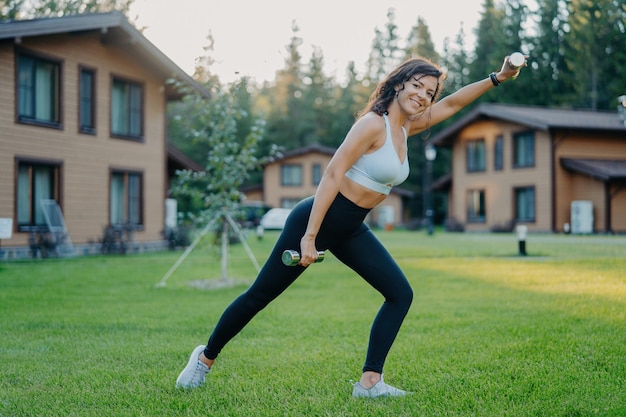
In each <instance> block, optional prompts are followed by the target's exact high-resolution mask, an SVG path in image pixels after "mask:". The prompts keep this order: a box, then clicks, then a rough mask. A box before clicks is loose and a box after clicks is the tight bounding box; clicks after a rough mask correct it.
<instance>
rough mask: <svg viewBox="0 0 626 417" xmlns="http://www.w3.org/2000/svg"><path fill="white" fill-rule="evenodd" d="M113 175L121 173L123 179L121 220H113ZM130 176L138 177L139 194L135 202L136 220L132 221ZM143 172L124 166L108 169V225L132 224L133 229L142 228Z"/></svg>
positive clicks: (143, 213) (143, 216)
mask: <svg viewBox="0 0 626 417" xmlns="http://www.w3.org/2000/svg"><path fill="white" fill-rule="evenodd" d="M115 175H122V176H123V180H124V186H125V188H124V201H123V211H124V214H123V217H124V219H123V221H122V222H113V220H114V219H113V212H112V206H113V190H112V187H113V177H114V176H115ZM130 176H137V177H138V178H139V195H138V196H137V197H136V198H137V202H138V204H139V208H138V220H137V222H133V221H132V219H131V217H132V214H131V211H132V207H131V206H130V204H131V202H130V200H131V198H130V197H131V196H130V192H131V190H130V187H129V183H130ZM144 188H145V174H144V172H143V171H141V170H136V169H125V168H110V169H109V215H108V223H109V226H120V225H132V226H133V227H134V229H135V230H143V227H144V222H145V209H146V208H145V201H144V200H145V191H144Z"/></svg>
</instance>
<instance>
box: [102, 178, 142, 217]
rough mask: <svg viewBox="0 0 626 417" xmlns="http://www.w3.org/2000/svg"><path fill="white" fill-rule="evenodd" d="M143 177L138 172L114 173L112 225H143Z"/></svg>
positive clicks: (110, 215)
mask: <svg viewBox="0 0 626 417" xmlns="http://www.w3.org/2000/svg"><path fill="white" fill-rule="evenodd" d="M142 188H143V176H142V174H141V173H138V172H125V171H112V172H111V190H110V194H111V196H110V214H109V221H110V223H111V225H121V224H132V225H140V224H142V223H143V203H142V200H143V198H142V197H143V192H142Z"/></svg>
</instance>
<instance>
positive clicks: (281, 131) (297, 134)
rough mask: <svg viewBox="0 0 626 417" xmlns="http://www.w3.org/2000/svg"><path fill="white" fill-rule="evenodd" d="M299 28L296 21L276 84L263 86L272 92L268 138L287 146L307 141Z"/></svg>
mask: <svg viewBox="0 0 626 417" xmlns="http://www.w3.org/2000/svg"><path fill="white" fill-rule="evenodd" d="M299 30H300V29H299V27H298V26H297V24H296V23H295V22H294V23H293V25H292V32H293V35H292V37H291V40H290V42H289V44H288V45H287V56H286V58H285V67H284V68H283V69H281V70H279V71H278V72H277V73H276V81H275V84H274V85H273V86H268V87H266V88H265V89H264V91H265V92H266V93H267V94H269V95H270V97H268V105H269V113H268V114H267V118H268V126H267V138H268V140H269V142H270V143H274V144H277V145H279V146H281V147H284V148H286V149H293V148H298V147H302V146H305V144H306V143H305V138H304V134H303V131H304V130H305V129H303V127H302V125H301V124H300V121H301V120H302V117H303V116H304V114H305V112H306V111H307V109H305V108H304V106H303V90H304V85H303V76H302V56H301V55H300V51H299V48H300V46H301V45H302V39H301V38H300V37H298V36H297V33H298V32H299Z"/></svg>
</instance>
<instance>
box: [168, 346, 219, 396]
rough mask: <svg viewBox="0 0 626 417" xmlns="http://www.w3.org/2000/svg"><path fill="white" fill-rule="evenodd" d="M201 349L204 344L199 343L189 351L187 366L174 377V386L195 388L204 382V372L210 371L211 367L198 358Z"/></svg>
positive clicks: (202, 349)
mask: <svg viewBox="0 0 626 417" xmlns="http://www.w3.org/2000/svg"><path fill="white" fill-rule="evenodd" d="M203 351H204V346H203V345H200V346H198V347H197V348H195V349H194V350H193V352H191V356H190V357H189V362H187V366H185V369H183V371H182V372H181V373H180V375H178V378H177V379H176V388H196V387H199V386H200V385H202V384H204V379H205V377H206V374H208V373H209V372H211V368H209V367H208V366H206V365H205V364H204V363H202V361H200V359H199V356H200V354H201V353H202V352H203Z"/></svg>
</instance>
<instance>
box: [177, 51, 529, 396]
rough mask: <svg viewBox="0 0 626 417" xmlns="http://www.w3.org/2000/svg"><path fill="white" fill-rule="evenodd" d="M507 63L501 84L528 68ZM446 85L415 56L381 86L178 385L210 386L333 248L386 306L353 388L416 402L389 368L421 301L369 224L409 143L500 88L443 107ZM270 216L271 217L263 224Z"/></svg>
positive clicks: (401, 176)
mask: <svg viewBox="0 0 626 417" xmlns="http://www.w3.org/2000/svg"><path fill="white" fill-rule="evenodd" d="M506 63H507V60H506V59H505V62H504V64H503V65H502V69H501V70H500V71H499V72H498V74H497V77H498V80H499V83H501V82H504V81H505V80H507V79H509V78H512V77H516V76H517V75H518V73H519V69H511V68H510V67H509V66H507V64H506ZM442 78H443V73H442V71H441V70H440V69H439V68H438V67H437V66H436V65H434V64H433V63H431V62H430V61H428V60H425V59H421V58H414V59H410V60H407V61H406V62H404V63H402V64H401V65H400V66H398V67H397V68H396V69H394V70H393V71H391V72H390V73H389V75H387V77H385V78H384V79H383V80H382V81H381V82H380V83H379V84H378V86H377V88H376V89H375V91H374V92H373V93H372V95H371V97H370V100H369V102H368V104H367V106H366V107H365V108H364V109H363V110H362V111H361V112H359V114H358V117H357V120H356V121H355V122H354V124H353V125H352V128H351V129H350V131H349V132H348V134H347V135H346V137H345V138H344V140H343V142H342V144H341V146H339V148H338V149H337V151H336V152H335V153H334V155H333V157H332V159H331V160H330V162H329V164H328V166H327V168H326V171H325V172H324V175H323V176H322V178H321V180H320V182H319V185H318V187H317V190H316V192H315V195H314V196H313V197H309V198H305V199H304V200H302V201H300V202H299V203H298V204H296V206H295V207H294V208H293V209H292V210H291V212H290V213H289V215H288V216H287V218H286V219H285V223H284V228H283V230H282V232H281V233H280V236H279V237H278V240H277V242H276V244H275V246H274V249H273V250H272V253H271V254H270V256H269V258H268V259H267V262H266V263H265V265H264V266H263V268H262V269H261V271H260V272H259V274H258V276H257V278H256V280H255V281H254V283H253V284H252V286H250V288H248V290H246V291H245V292H244V293H243V294H241V295H240V296H239V297H238V298H237V299H235V300H234V301H233V302H232V303H231V304H230V306H229V307H228V308H227V309H226V310H225V311H224V313H223V314H222V316H221V317H220V319H219V320H218V322H217V324H216V326H215V328H214V330H213V333H212V334H211V336H210V338H209V340H208V342H207V344H206V345H199V346H197V347H196V348H195V349H194V350H193V351H192V353H191V355H190V356H189V361H188V363H187V365H186V366H185V368H184V369H183V370H182V372H181V373H180V374H179V376H178V378H177V380H176V386H177V387H180V388H197V387H199V386H201V385H202V384H204V382H205V379H206V375H207V374H208V373H209V372H210V371H211V367H212V366H213V364H214V362H215V360H216V359H217V356H218V355H219V354H220V353H221V351H222V349H223V348H224V347H225V346H226V344H228V343H229V342H230V341H231V340H232V339H233V338H234V337H235V336H236V335H237V334H238V333H239V332H240V331H241V330H242V329H243V328H244V327H245V326H246V325H247V324H248V323H250V321H251V320H252V319H253V318H254V317H255V316H256V315H257V314H258V313H259V312H260V311H261V310H263V309H264V308H265V307H266V306H267V305H268V304H269V303H270V302H271V301H273V300H274V299H276V297H278V296H279V295H280V294H282V293H283V292H284V291H285V290H286V289H287V288H288V287H289V286H290V285H291V284H293V283H294V282H295V280H296V279H297V278H298V277H299V276H300V275H301V274H302V273H303V272H304V271H305V270H306V268H307V267H308V266H309V265H311V264H313V263H315V262H316V261H318V258H319V256H320V253H322V252H325V251H326V250H330V251H331V252H332V253H333V255H335V257H336V258H337V259H338V260H339V261H341V262H342V263H343V264H345V265H346V266H348V267H349V268H350V269H351V270H352V271H355V272H356V273H357V274H359V275H360V276H361V277H362V278H363V279H364V280H365V281H366V282H367V283H368V284H370V285H371V286H372V287H373V288H375V289H376V290H377V291H378V292H379V293H380V295H381V296H382V298H383V299H384V302H383V303H382V306H381V307H380V310H379V311H378V315H377V316H376V319H375V320H374V322H373V323H372V328H371V331H370V339H369V344H368V348H367V354H366V357H365V363H364V365H363V368H362V374H361V378H360V380H359V382H357V383H355V384H354V386H353V390H352V396H353V397H368V398H371V397H386V396H393V397H397V396H405V395H407V392H406V391H404V390H401V389H398V388H396V387H393V386H391V385H389V384H387V383H386V382H385V381H384V379H383V367H384V365H385V361H386V359H387V355H388V354H389V351H390V350H391V346H392V344H393V342H394V341H395V339H396V336H397V334H398V331H399V330H400V326H401V325H402V322H403V321H404V318H405V316H406V314H407V312H408V311H409V307H410V306H411V303H412V301H413V290H412V288H411V285H410V284H409V281H408V280H407V278H406V277H405V275H404V273H403V272H402V270H401V269H400V267H399V266H398V264H397V263H396V262H395V260H394V259H393V258H392V257H391V254H390V253H389V252H388V251H387V249H386V248H385V247H384V246H383V245H382V244H381V242H380V241H379V240H378V239H377V237H376V236H375V235H374V233H372V231H371V230H370V229H369V228H368V227H367V225H366V224H365V222H364V221H365V218H366V216H367V215H368V214H369V213H370V211H371V210H372V209H373V208H374V207H376V206H377V205H378V204H379V203H381V202H382V201H383V200H385V198H386V197H387V195H388V194H389V192H390V190H391V188H392V187H393V186H396V185H399V184H401V183H402V182H403V181H404V180H406V178H407V177H408V175H409V161H408V158H407V137H408V136H410V135H414V134H417V133H420V132H423V131H425V130H427V129H429V128H430V127H431V125H434V124H436V123H439V122H441V121H443V120H445V119H447V118H448V117H450V116H452V115H453V114H455V113H456V112H458V111H459V110H460V109H461V108H463V107H464V106H466V105H467V104H469V103H471V102H472V101H473V100H475V99H476V98H478V97H480V96H481V95H482V94H484V93H486V92H487V91H489V90H490V89H491V88H494V86H496V85H497V84H495V83H493V82H492V80H491V79H490V77H486V78H484V79H483V80H480V81H476V82H474V83H472V84H470V85H467V86H465V87H463V88H461V89H460V90H458V91H457V92H455V93H454V94H451V95H450V96H448V97H446V98H445V99H444V100H442V101H440V102H437V98H438V95H439V92H440V91H441V81H442ZM270 217H273V213H272V212H271V211H270V212H269V213H268V214H267V215H266V217H264V220H265V221H267V220H268V219H269V218H270ZM261 224H262V225H264V221H262V222H261ZM265 224H267V223H265ZM298 248H299V249H300V250H299V252H300V260H299V262H298V264H297V265H290V263H288V264H289V265H285V264H284V263H283V260H282V254H283V252H284V251H285V250H297V249H298Z"/></svg>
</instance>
